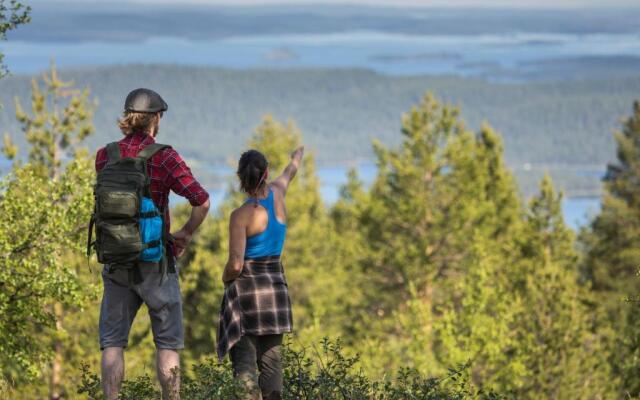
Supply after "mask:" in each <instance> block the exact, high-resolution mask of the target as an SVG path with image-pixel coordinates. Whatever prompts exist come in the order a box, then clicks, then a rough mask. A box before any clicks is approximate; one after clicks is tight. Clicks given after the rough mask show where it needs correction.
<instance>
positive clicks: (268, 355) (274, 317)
mask: <svg viewBox="0 0 640 400" xmlns="http://www.w3.org/2000/svg"><path fill="white" fill-rule="evenodd" d="M303 153H304V148H303V147H300V148H298V149H296V150H295V151H294V152H293V153H292V154H291V162H290V163H289V165H288V166H287V167H286V168H285V170H284V172H283V173H282V175H280V176H279V177H278V178H276V179H275V180H274V181H273V182H271V183H267V180H268V177H269V169H268V162H267V159H266V158H265V157H264V155H263V154H262V153H260V152H259V151H256V150H249V151H247V152H245V153H244V154H242V156H241V157H240V162H239V163H238V178H240V187H241V189H242V191H244V192H245V193H247V194H248V195H249V199H247V201H246V202H245V203H244V204H243V205H242V206H241V207H239V208H237V209H236V210H234V211H233V212H232V213H231V221H230V224H229V261H228V262H227V265H226V266H225V269H224V273H223V275H222V280H223V281H224V283H225V292H224V298H223V299H222V307H221V310H220V324H219V327H218V357H219V358H220V359H222V358H224V356H225V354H226V353H227V352H229V355H230V357H231V363H232V365H233V372H234V375H235V376H236V377H238V379H241V380H243V381H245V382H246V383H247V386H248V388H249V389H250V392H252V397H251V398H255V399H260V398H261V397H260V394H262V399H264V400H271V399H280V398H281V395H282V362H281V358H280V348H281V345H282V334H283V333H285V332H291V329H292V317H291V302H290V300H289V294H288V291H287V282H286V279H285V276H284V271H283V269H282V264H281V263H280V255H281V253H282V247H283V245H284V240H285V235H286V228H287V226H286V211H285V204H284V197H285V194H286V192H287V188H288V187H289V183H290V182H291V180H292V179H293V177H294V176H295V174H296V172H297V170H298V167H299V166H300V162H301V160H302V155H303ZM257 370H258V371H259V372H260V375H259V377H258V376H257Z"/></svg>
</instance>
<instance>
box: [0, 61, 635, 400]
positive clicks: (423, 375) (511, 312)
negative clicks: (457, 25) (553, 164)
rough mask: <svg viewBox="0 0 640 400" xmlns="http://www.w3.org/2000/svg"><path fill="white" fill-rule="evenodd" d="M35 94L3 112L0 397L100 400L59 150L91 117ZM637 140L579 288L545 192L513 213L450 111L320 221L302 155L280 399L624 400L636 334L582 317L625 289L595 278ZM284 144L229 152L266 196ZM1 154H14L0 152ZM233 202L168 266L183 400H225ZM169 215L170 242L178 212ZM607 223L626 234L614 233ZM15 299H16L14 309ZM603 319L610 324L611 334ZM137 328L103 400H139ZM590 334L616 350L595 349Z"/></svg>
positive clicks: (419, 108) (597, 344)
mask: <svg viewBox="0 0 640 400" xmlns="http://www.w3.org/2000/svg"><path fill="white" fill-rule="evenodd" d="M48 77H49V79H48V81H46V82H47V85H48V88H45V89H44V90H42V89H40V88H39V86H38V85H37V84H36V85H34V95H33V96H32V103H33V104H32V113H31V114H27V113H25V112H24V111H22V110H21V109H20V108H19V107H18V110H19V113H18V118H19V119H20V121H21V123H22V126H23V132H24V133H25V137H26V140H27V141H28V142H29V143H31V144H32V145H31V147H30V150H31V151H30V153H29V159H28V162H26V163H25V164H24V165H21V164H19V163H18V162H16V164H15V167H14V170H13V172H12V173H11V174H10V175H9V176H8V177H6V178H5V180H4V183H3V184H2V187H1V188H2V190H1V195H0V196H1V197H0V211H1V212H2V215H3V220H2V221H0V252H1V254H6V257H7V260H8V261H7V262H6V263H7V265H8V266H9V268H7V269H5V270H4V272H2V271H0V300H3V301H1V302H0V332H9V333H11V334H10V335H7V336H6V337H3V338H2V339H0V346H2V347H1V350H3V352H2V354H0V358H1V359H2V363H1V364H0V365H2V367H3V370H2V374H3V377H4V379H5V380H6V381H8V382H9V384H11V385H12V386H19V388H20V393H21V394H22V395H24V396H27V397H29V396H30V397H33V398H38V397H43V396H44V395H46V394H47V387H52V388H56V387H57V388H59V390H57V392H58V393H62V394H63V395H64V396H66V397H68V398H74V394H73V393H72V390H71V389H70V388H72V387H73V386H77V387H80V393H79V394H78V395H79V396H81V397H84V396H88V397H89V398H100V396H101V393H100V385H99V380H98V377H97V376H95V375H94V374H92V373H91V372H90V371H91V368H95V365H97V358H98V357H99V353H98V351H97V349H96V348H95V347H94V346H95V336H96V334H97V332H96V331H95V321H96V320H97V313H98V308H99V306H98V303H97V301H96V300H95V297H92V296H91V295H92V294H95V285H94V283H95V282H96V280H97V278H96V277H95V276H93V275H89V273H88V272H87V270H86V268H82V266H83V265H84V263H85V262H86V261H85V260H84V259H83V258H82V256H81V255H80V254H81V249H82V247H83V244H84V240H83V239H84V238H83V233H84V229H85V228H86V225H85V224H86V220H87V219H88V213H89V211H90V206H91V196H90V192H91V190H90V188H91V181H92V180H93V172H92V171H93V167H92V166H91V164H90V162H89V160H87V159H86V157H84V153H83V152H82V151H80V150H79V146H80V144H81V143H82V142H83V140H84V139H85V138H86V137H87V135H88V134H89V133H90V132H91V124H90V118H91V110H90V108H89V107H87V105H86V102H87V99H88V97H87V93H86V92H82V93H81V92H70V93H72V94H73V95H72V97H70V98H66V97H64V96H65V95H66V94H67V93H69V92H68V90H70V88H68V87H66V86H65V85H64V84H63V83H61V82H59V80H58V79H57V77H56V74H55V71H53V72H51V74H50V75H48ZM56 82H57V83H56ZM636 108H637V112H638V115H640V107H638V106H636ZM637 121H640V116H637V117H634V118H632V119H631V120H630V121H629V122H628V123H627V125H626V127H625V131H624V133H623V134H622V135H618V140H619V142H620V143H621V148H623V150H621V160H623V161H622V166H621V167H617V169H615V171H614V170H613V169H612V173H613V172H616V173H619V174H622V175H619V176H620V177H624V179H622V178H616V179H618V180H617V181H615V183H609V185H611V186H610V188H609V189H610V191H611V193H612V195H611V196H609V197H610V198H611V199H612V200H609V201H610V203H605V206H606V207H609V208H606V207H605V209H604V210H603V215H602V216H601V217H600V218H599V220H597V221H596V224H595V225H594V226H602V227H605V226H606V227H607V230H604V232H606V233H608V234H610V235H611V236H606V235H601V233H599V231H597V230H594V232H595V233H592V234H591V235H589V236H588V238H589V240H590V241H587V242H586V243H588V244H597V246H595V245H594V246H592V247H589V249H590V253H589V257H587V263H586V264H587V266H588V267H589V268H587V269H586V271H588V272H590V274H585V273H583V274H582V275H581V274H580V272H581V271H580V270H579V269H578V266H579V264H580V257H581V255H580V253H578V251H577V250H576V249H575V247H574V241H575V238H574V235H573V232H571V231H570V230H569V229H568V228H567V227H566V226H565V225H564V223H563V219H562V212H561V207H560V204H561V203H560V202H561V198H562V196H561V195H558V194H556V192H555V190H554V189H553V184H552V182H551V180H550V179H548V178H545V179H543V181H542V183H541V185H540V188H539V193H538V194H537V195H536V196H535V197H534V198H533V199H531V201H530V202H529V205H528V206H527V207H523V206H522V205H521V203H520V199H519V195H518V189H517V187H516V185H515V182H514V179H513V177H512V175H511V173H510V172H509V171H508V169H507V168H506V165H505V161H504V154H503V146H502V140H501V138H500V136H499V135H498V134H497V133H496V132H494V131H493V130H492V129H491V128H490V127H489V126H488V125H487V124H484V125H483V126H482V127H481V128H480V129H479V130H478V131H477V132H472V131H470V130H468V129H467V128H466V127H465V124H464V123H463V121H462V120H461V118H460V112H459V110H458V109H457V108H454V107H451V106H449V105H442V104H440V103H439V102H438V101H436V100H435V98H434V97H433V96H431V95H426V96H425V97H423V99H422V101H421V102H420V103H419V104H417V105H416V106H414V107H413V108H411V109H410V111H409V112H408V113H406V114H405V115H404V116H403V119H402V142H401V143H400V145H399V146H396V147H386V146H385V145H383V144H381V143H379V142H376V143H375V144H374V150H375V154H376V156H377V159H378V176H377V177H376V179H375V181H374V183H373V185H372V186H371V187H370V188H366V187H364V185H363V184H362V182H361V181H360V180H359V178H358V176H357V174H356V173H355V171H351V172H350V174H349V177H348V182H347V184H346V185H345V186H344V187H343V189H342V190H341V198H340V199H339V201H338V202H337V203H336V204H335V206H333V207H332V208H331V209H327V208H326V207H325V206H324V204H323V203H322V200H321V196H320V194H319V184H318V177H317V175H316V173H315V160H314V154H313V152H311V154H309V155H308V156H306V157H305V159H304V162H303V165H302V167H301V169H300V171H299V172H298V175H297V177H296V179H295V180H294V181H293V183H292V185H291V187H290V190H289V192H288V194H287V210H288V213H287V214H288V220H287V226H288V237H287V241H286V244H285V251H284V256H283V264H284V267H285V270H286V274H287V278H288V283H289V287H290V293H291V298H292V300H293V303H294V318H295V329H296V331H295V333H294V335H293V341H292V342H291V343H289V344H288V346H287V350H286V352H285V380H286V384H285V387H286V392H285V398H289V399H299V398H302V399H304V398H308V399H339V398H340V399H341V398H353V399H389V400H396V399H398V400H399V399H408V398H415V399H444V398H454V399H472V398H473V399H475V398H498V397H499V396H497V395H494V394H492V393H491V392H490V391H489V388H492V389H496V390H497V391H498V392H499V393H504V394H509V395H512V396H514V397H516V398H522V399H533V398H610V397H614V393H617V387H616V386H618V385H619V384H620V380H624V384H625V385H627V386H626V387H628V388H632V387H633V385H634V384H635V383H634V382H635V381H634V380H633V379H635V378H634V377H633V372H634V371H637V365H638V364H637V363H634V361H633V359H630V360H627V359H626V358H625V357H624V356H614V354H616V351H618V350H620V351H622V350H624V351H629V350H630V351H631V352H632V354H634V355H635V354H640V351H637V349H638V347H637V346H635V343H636V342H637V341H636V340H635V339H634V338H636V336H635V335H633V334H632V333H633V330H632V329H633V328H634V327H636V326H638V325H640V323H638V322H637V321H638V319H637V318H635V316H634V315H633V313H629V312H628V311H624V309H623V308H622V307H621V305H617V306H619V307H620V308H619V309H618V308H616V307H614V306H607V307H605V308H604V309H603V308H601V307H600V306H599V303H606V301H604V299H603V297H604V296H601V294H600V292H598V291H601V290H603V288H605V289H607V290H610V291H609V292H607V293H618V294H620V293H622V291H621V289H620V287H621V286H620V287H618V286H615V290H617V292H612V291H611V290H613V289H611V288H610V286H611V287H614V286H612V285H614V284H615V285H618V284H620V285H623V284H624V285H629V286H628V287H629V288H635V287H636V286H634V285H636V284H637V282H636V281H635V280H633V279H628V278H632V277H633V273H632V272H631V271H627V270H626V269H624V268H627V267H628V265H626V264H625V265H623V267H624V268H622V269H621V271H624V274H623V275H620V276H611V277H610V279H609V280H605V279H602V278H601V277H602V276H604V277H607V276H608V275H606V274H610V273H612V270H610V269H608V268H606V267H607V266H608V263H609V262H610V261H608V260H606V259H605V257H606V256H607V255H608V254H610V251H612V250H610V248H609V247H607V238H609V237H610V238H611V239H612V240H613V239H615V238H618V237H619V236H614V233H613V232H616V229H619V230H624V229H628V230H627V231H624V232H623V234H624V235H626V236H624V237H627V238H628V239H629V243H633V242H632V240H635V239H634V238H635V236H634V232H635V231H634V230H633V225H628V223H627V225H621V224H622V223H623V222H627V221H629V220H631V221H633V218H635V217H634V215H635V214H633V213H634V212H635V211H633V208H632V207H631V206H626V208H615V209H614V208H613V206H612V205H618V204H620V203H621V202H622V203H623V204H625V205H627V204H631V205H635V203H634V201H635V200H633V199H634V198H635V197H634V196H635V195H636V193H635V186H634V185H635V182H636V181H637V179H635V175H633V174H634V173H635V172H634V171H636V170H640V168H637V166H636V165H635V163H636V161H634V160H635V157H636V156H637V154H636V151H637V150H634V146H636V143H640V141H636V140H635V139H634V138H633V136H634V135H637V131H640V129H639V128H638V127H640V124H639V123H637ZM301 143H303V140H302V137H301V133H300V131H299V130H298V129H297V127H296V126H295V125H294V124H293V123H288V124H282V123H280V122H278V121H277V120H275V119H273V118H272V117H266V118H265V119H264V120H263V122H262V124H261V125H260V126H259V127H258V128H257V129H256V131H255V133H254V135H253V137H252V138H251V140H250V141H249V142H248V147H251V148H256V149H258V150H260V151H262V152H263V153H264V154H265V155H266V157H267V159H268V160H269V166H270V176H271V178H274V177H275V176H277V175H278V174H279V173H280V172H281V171H282V170H283V169H284V167H285V165H286V164H287V162H288V161H289V154H290V152H291V150H293V149H294V148H296V147H297V146H298V145H300V144H301ZM5 152H6V153H13V154H14V155H16V154H19V153H18V152H17V151H16V149H15V147H14V145H13V144H12V143H11V141H10V140H8V139H7V140H6V143H5ZM237 156H239V154H237ZM235 158H237V157H234V159H235ZM234 164H235V162H234ZM625 171H626V172H625ZM625 174H626V175H625ZM620 179H622V180H620ZM612 182H613V181H612ZM236 187H237V185H236V184H235V182H234V183H233V184H231V187H230V190H229V194H228V197H227V198H226V199H225V201H224V202H223V204H222V206H221V207H220V209H219V210H217V212H216V213H215V214H214V215H212V216H210V217H208V218H207V220H206V221H205V223H204V224H203V225H202V228H201V229H200V230H199V232H198V233H197V234H196V235H195V236H194V239H193V242H192V245H191V246H190V247H189V248H188V250H187V253H186V254H185V256H184V257H183V258H182V259H181V260H180V266H179V272H180V278H181V288H182V293H183V298H184V319H185V339H186V349H185V351H183V352H182V377H183V387H182V390H183V397H184V398H190V399H191V398H193V399H198V398H202V399H204V398H214V399H215V398H220V399H223V398H224V399H226V398H232V397H233V396H234V395H235V394H237V390H239V389H240V387H239V385H238V382H236V381H235V380H234V379H233V377H232V375H231V370H230V368H229V365H228V364H218V363H217V362H215V361H213V360H211V359H210V358H209V356H210V355H211V354H213V353H214V344H215V331H216V321H217V313H218V307H219V299H220V298H221V297H222V292H223V285H222V283H221V280H220V278H221V273H222V269H223V266H224V264H225V261H226V259H227V251H228V231H227V230H228V219H229V214H230V212H231V210H233V209H234V208H236V207H238V206H240V205H241V204H242V202H243V201H244V200H245V195H244V194H243V193H241V192H240V191H239V190H238V189H237V188H236ZM621 199H624V200H621ZM607 204H608V205H607ZM639 204H640V202H639ZM43 205H46V207H45V206H43ZM612 210H615V212H612ZM621 210H622V211H621ZM172 212H173V217H174V218H173V224H174V226H180V224H181V223H182V222H184V221H185V220H186V219H187V218H188V215H189V207H188V206H187V205H184V206H179V207H177V208H175V209H174V210H172ZM608 212H611V216H607V215H608V214H607V213H608ZM621 212H624V213H628V215H627V214H624V215H625V216H626V219H619V218H617V217H619V216H620V215H622V214H620V213H621ZM598 221H600V222H598ZM603 221H608V222H611V223H613V222H615V223H616V224H619V225H616V226H614V227H612V226H610V225H607V224H605V223H604V222H603ZM598 224H601V225H598ZM599 235H601V236H599ZM616 235H617V233H616ZM615 244H616V245H619V243H618V242H615ZM598 246H601V247H598ZM616 249H618V250H616V251H619V254H618V255H617V256H616V257H619V259H620V260H624V261H625V262H629V263H631V262H632V260H633V259H634V258H633V257H634V254H635V253H634V251H635V250H633V249H627V248H623V247H618V248H616ZM595 255H601V256H602V258H600V259H598V258H597V257H595ZM614 260H618V259H614ZM629 265H630V264H629ZM613 271H616V270H613ZM34 273H35V274H36V276H34V275H33V274H34ZM585 277H590V278H591V281H586V283H593V285H594V286H593V287H594V288H596V289H597V290H598V291H596V292H595V293H594V292H593V291H591V287H590V286H589V285H588V284H585ZM620 277H624V278H625V282H624V283H620V282H619V278H620ZM23 290H28V291H29V292H24V293H25V294H27V293H28V294H30V295H29V296H26V297H25V298H24V299H23V298H22V293H23V292H22V291H23ZM33 293H35V294H36V295H35V296H33V295H31V294H33ZM603 293H604V292H603ZM636 293H637V292H636ZM2 296H3V297H2ZM4 300H6V301H4ZM9 300H14V301H9ZM15 300H19V301H15ZM606 304H609V303H606ZM611 304H613V305H616V304H615V302H611ZM625 305H626V304H625ZM14 308H15V309H14ZM603 310H604V311H603ZM620 310H623V311H620ZM623 312H624V318H626V319H624V318H623V319H621V317H619V315H620V314H617V313H623ZM140 314H141V315H139V316H138V317H137V319H136V322H135V324H134V326H133V328H132V333H131V337H130V343H129V347H128V351H127V354H126V358H127V368H128V371H129V375H128V377H129V379H128V380H127V383H126V384H125V385H124V387H123V391H122V398H123V399H124V398H127V399H129V398H136V399H144V398H157V396H158V388H157V386H156V383H155V380H154V379H153V378H151V376H150V375H149V373H148V371H151V370H152V369H151V368H152V362H153V361H152V352H153V343H152V341H151V335H150V332H149V330H150V329H149V321H148V317H147V316H146V315H144V314H145V313H144V310H142V311H141V313H140ZM604 317H607V318H610V319H609V320H608V319H606V318H604ZM610 321H612V322H613V321H615V322H616V323H620V325H616V326H617V327H621V328H620V330H619V331H620V332H624V335H623V336H622V337H620V339H619V340H617V342H615V343H613V341H612V340H611V339H610V337H612V336H613V335H614V334H615V331H614V330H613V329H611V327H610V324H612V322H610ZM623 322H624V323H623ZM623 328H624V329H623ZM327 336H328V337H331V338H336V337H341V338H343V339H342V340H341V341H340V342H335V341H330V340H324V341H322V342H321V343H322V345H321V346H320V348H319V349H318V348H317V346H316V344H317V343H318V342H320V341H321V340H322V338H323V337H327ZM634 346H635V347H634ZM618 354H625V353H618ZM614 361H615V362H617V365H615V364H612V363H613V362H614ZM83 362H85V363H88V364H89V366H90V367H89V366H87V367H85V368H84V370H83V374H82V376H77V374H75V373H74V372H73V371H74V369H77V368H80V365H81V364H82V363H83ZM47 364H48V365H49V366H47ZM62 365H64V369H62V372H60V371H61V368H60V367H61V366H62ZM450 366H460V367H459V368H458V367H456V368H455V369H453V370H450V369H449V368H450ZM24 370H26V371H30V372H31V375H28V376H29V377H30V378H31V379H32V383H31V384H26V383H25V382H23V381H20V380H18V379H17V377H18V376H20V377H25V375H24V374H22V375H19V373H20V372H22V371H24ZM70 371H71V372H70ZM620 371H624V373H623V376H622V378H621V379H620V380H619V379H618V377H617V375H616V374H620V373H621V372H620ZM39 376H40V378H39V379H40V380H38V377H39ZM433 376H437V377H440V378H429V377H433ZM34 379H35V380H34ZM45 379H48V381H49V382H46V383H45V382H44V380H45ZM6 381H5V382H3V384H4V385H5V387H9V386H7V382H6ZM54 382H58V383H57V384H55V383H54ZM3 390H4V389H3ZM6 390H10V388H9V389H6ZM51 391H52V389H50V390H49V393H48V394H49V395H50V397H51ZM631 393H633V392H631Z"/></svg>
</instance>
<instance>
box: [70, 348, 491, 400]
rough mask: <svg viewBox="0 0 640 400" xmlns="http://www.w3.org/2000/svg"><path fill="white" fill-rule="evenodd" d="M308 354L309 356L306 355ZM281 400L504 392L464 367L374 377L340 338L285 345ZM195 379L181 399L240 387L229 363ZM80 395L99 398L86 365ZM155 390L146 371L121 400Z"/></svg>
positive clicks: (201, 370) (198, 372) (459, 397)
mask: <svg viewBox="0 0 640 400" xmlns="http://www.w3.org/2000/svg"><path fill="white" fill-rule="evenodd" d="M308 352H312V353H313V354H312V355H311V356H309V355H308V354H307V353H308ZM283 353H284V359H283V362H284V393H283V394H282V398H283V399H284V400H343V399H354V400H356V399H361V400H367V399H371V400H373V399H375V400H406V399H415V400H444V399H448V400H463V399H464V400H467V399H469V400H470V399H486V400H489V399H491V400H498V399H501V398H503V397H502V396H500V395H498V394H496V393H494V392H491V391H488V392H485V391H482V390H477V389H475V388H474V387H473V386H472V385H471V384H470V381H469V376H468V373H467V368H468V366H467V365H461V366H459V367H458V368H455V369H450V370H449V371H448V372H447V373H446V374H444V375H443V376H442V377H441V378H427V377H425V376H423V375H420V374H419V373H418V372H417V371H415V370H411V369H408V368H405V369H402V370H400V371H399V372H398V374H397V376H396V377H394V379H385V380H378V381H372V380H370V379H369V378H367V377H366V376H365V375H364V373H363V372H362V370H359V369H357V368H356V367H355V366H356V364H357V362H358V359H357V357H348V356H345V355H344V354H343V352H342V347H341V345H340V343H339V342H332V341H329V340H328V339H326V338H325V339H324V340H323V341H322V343H321V348H320V349H319V350H318V349H316V347H315V346H313V348H312V349H311V348H303V349H301V350H295V349H294V348H292V347H291V346H287V345H285V349H284V352H283ZM193 369H194V371H195V378H193V379H191V378H186V379H184V380H183V384H182V388H181V397H182V398H186V399H189V400H199V399H202V400H205V399H207V400H209V399H210V400H216V399H220V400H222V399H224V400H228V399H232V398H238V397H237V396H241V395H242V388H241V386H239V383H238V381H237V380H234V379H233V377H232V375H231V372H230V371H231V368H230V366H229V365H228V364H226V363H225V364H219V363H218V362H216V361H213V360H210V359H208V360H205V361H203V362H202V363H201V364H198V365H195V366H194V368H193ZM81 372H82V383H81V385H80V386H79V387H78V393H79V394H83V395H85V396H86V397H84V396H83V398H88V399H91V400H102V399H103V396H102V393H101V392H100V380H99V378H98V376H97V375H96V374H94V373H92V372H91V371H90V369H89V368H88V367H87V366H86V365H85V366H83V367H82V371H81ZM158 397H159V392H158V389H157V387H156V385H155V384H154V383H153V380H152V378H151V377H149V376H148V375H143V376H140V377H138V378H136V379H134V380H131V381H125V382H124V383H123V390H122V392H121V394H120V397H119V398H120V399H122V400H133V399H135V400H151V399H157V398H158Z"/></svg>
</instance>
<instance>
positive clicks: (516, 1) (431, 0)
mask: <svg viewBox="0 0 640 400" xmlns="http://www.w3.org/2000/svg"><path fill="white" fill-rule="evenodd" d="M63 1H64V2H65V3H68V2H69V0H63ZM71 1H72V2H75V3H84V4H87V3H98V4H99V3H102V4H108V3H113V0H71ZM60 2H62V1H59V0H35V1H33V3H49V4H55V3H60ZM118 2H119V3H139V4H185V3H191V4H205V5H225V6H231V5H275V4H290V5H301V4H352V5H373V6H392V7H455V8H458V7H473V8H484V7H490V8H566V7H572V8H573V7H629V6H635V7H640V0H606V1H603V0H121V1H118Z"/></svg>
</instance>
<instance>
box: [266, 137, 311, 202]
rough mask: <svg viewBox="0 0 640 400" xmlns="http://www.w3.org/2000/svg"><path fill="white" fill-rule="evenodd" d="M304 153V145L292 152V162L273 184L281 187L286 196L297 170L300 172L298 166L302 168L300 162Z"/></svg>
mask: <svg viewBox="0 0 640 400" xmlns="http://www.w3.org/2000/svg"><path fill="white" fill-rule="evenodd" d="M303 155H304V146H300V147H298V148H297V149H295V151H294V152H293V153H291V162H290V163H289V165H287V167H286V168H285V169H284V171H283V172H282V174H281V175H280V176H279V177H277V178H276V179H275V180H274V181H273V183H272V185H273V186H275V187H276V188H278V189H280V191H281V192H282V195H283V196H284V195H285V194H286V193H287V189H288V188H289V184H290V183H291V181H292V180H293V178H294V177H295V176H296V172H298V168H300V162H301V161H302V156H303Z"/></svg>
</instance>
